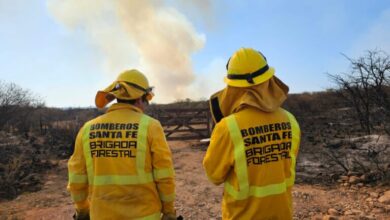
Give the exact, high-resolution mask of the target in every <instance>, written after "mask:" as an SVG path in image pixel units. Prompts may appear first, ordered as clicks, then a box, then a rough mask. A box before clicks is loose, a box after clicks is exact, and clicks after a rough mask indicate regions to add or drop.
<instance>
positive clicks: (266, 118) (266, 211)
mask: <svg viewBox="0 0 390 220" xmlns="http://www.w3.org/2000/svg"><path fill="white" fill-rule="evenodd" d="M299 142H300V129H299V125H298V123H297V121H296V119H295V118H294V116H293V115H292V114H290V113H289V112H287V111H285V110H283V109H281V108H280V109H279V110H277V111H275V112H272V113H266V112H262V111H259V110H256V109H254V108H245V109H243V110H242V111H239V112H237V113H234V114H232V115H230V116H228V117H225V118H224V119H222V120H221V122H220V123H218V124H217V125H216V127H215V128H214V131H213V134H212V136H211V141H210V145H209V148H208V150H207V153H206V156H205V158H204V161H203V165H204V168H205V170H206V173H207V175H208V178H209V179H210V181H211V182H213V183H215V184H220V183H224V185H225V186H224V191H225V193H224V198H223V202H222V217H223V219H292V198H291V186H292V185H293V184H294V179H295V163H296V157H297V152H298V148H299Z"/></svg>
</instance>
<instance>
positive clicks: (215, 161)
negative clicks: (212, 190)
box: [203, 120, 234, 185]
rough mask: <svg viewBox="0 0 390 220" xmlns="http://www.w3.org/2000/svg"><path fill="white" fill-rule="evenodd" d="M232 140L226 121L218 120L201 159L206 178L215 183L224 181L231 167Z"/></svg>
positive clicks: (232, 163) (232, 162) (232, 160)
mask: <svg viewBox="0 0 390 220" xmlns="http://www.w3.org/2000/svg"><path fill="white" fill-rule="evenodd" d="M233 147H234V146H233V142H232V141H231V139H230V133H229V130H228V128H227V127H226V122H225V121H224V120H222V121H221V122H219V123H218V124H217V125H216V126H215V128H214V130H213V133H212V134H211V138H210V144H209V147H208V148H207V152H206V155H205V157H204V159H203V167H204V169H205V171H206V174H207V177H208V179H209V180H210V181H211V182H212V183H214V184H215V185H219V184H221V183H223V182H225V179H226V177H227V175H228V173H229V172H230V170H231V169H232V168H233V165H234V157H233Z"/></svg>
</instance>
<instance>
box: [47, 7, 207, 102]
mask: <svg viewBox="0 0 390 220" xmlns="http://www.w3.org/2000/svg"><path fill="white" fill-rule="evenodd" d="M202 2H204V4H199V3H194V5H197V7H199V8H201V7H208V5H209V3H208V0H202ZM206 3H207V4H206ZM47 6H48V9H49V11H50V12H51V14H52V15H53V16H54V17H55V19H56V20H57V21H58V22H60V23H61V24H63V25H65V26H66V27H67V28H69V29H70V30H72V31H84V32H86V33H87V36H88V40H89V41H90V43H91V44H93V45H96V46H97V47H98V48H99V49H100V50H101V51H102V53H103V55H104V56H105V61H104V66H103V67H104V68H105V71H106V72H110V73H112V74H115V75H116V74H118V73H119V72H121V71H123V70H124V69H129V68H138V69H139V70H140V71H142V72H144V73H145V74H146V75H147V77H148V79H149V81H150V84H151V85H154V86H155V87H156V100H155V101H156V102H170V101H174V100H177V99H183V98H187V97H190V98H191V97H193V95H194V94H192V92H191V90H192V89H190V87H191V84H193V82H194V79H195V74H194V72H193V68H192V62H191V55H192V54H193V53H194V52H196V51H197V50H199V49H201V48H202V47H203V46H204V44H205V36H204V35H203V34H200V33H198V32H196V30H195V28H194V26H193V25H192V24H191V23H190V22H189V20H188V19H187V17H186V16H184V15H183V14H182V13H180V12H179V11H178V10H176V9H175V8H173V7H169V6H168V5H165V4H164V1H157V0H155V1H153V0H115V1H105V0H83V1H79V0H47ZM205 11H207V10H205ZM108 83H109V82H107V84H108Z"/></svg>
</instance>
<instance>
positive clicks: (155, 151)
mask: <svg viewBox="0 0 390 220" xmlns="http://www.w3.org/2000/svg"><path fill="white" fill-rule="evenodd" d="M148 142H149V144H150V146H151V147H150V149H151V156H152V167H153V178H154V182H155V183H156V186H157V191H158V193H159V196H160V200H161V203H162V213H163V214H176V211H175V208H174V201H175V197H176V195H175V171H174V168H173V163H172V153H171V150H170V149H169V146H168V143H167V141H166V139H165V134H164V131H163V128H162V126H161V124H160V123H159V122H158V121H153V122H152V123H151V124H150V126H149V130H148Z"/></svg>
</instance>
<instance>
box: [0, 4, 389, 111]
mask: <svg viewBox="0 0 390 220" xmlns="http://www.w3.org/2000/svg"><path fill="white" fill-rule="evenodd" d="M240 47H253V48H255V49H257V50H260V51H261V52H262V53H263V54H264V55H265V56H266V57H267V60H268V63H269V65H270V66H273V67H274V68H275V69H276V75H277V76H278V77H279V78H281V79H282V80H283V81H284V82H285V83H286V84H288V85H289V86H290V92H292V93H300V92H304V91H321V90H325V89H327V88H331V87H332V86H333V85H332V83H331V82H330V81H329V79H328V78H327V76H326V73H327V72H329V73H339V72H345V71H347V70H348V66H349V63H348V61H347V60H346V59H345V58H344V57H343V56H342V55H341V53H344V54H346V55H347V56H349V57H352V58H356V57H359V56H362V55H364V52H365V51H366V50H369V49H382V50H384V51H385V52H387V53H390V1H389V0H327V1H325V0H323V1H319V0H318V1H313V0H301V1H288V0H272V1H265V0H257V1H255V0H253V1H244V0H242V1H232V0H230V1H229V0H225V1H223V0H216V1H214V0H197V1H195V0H194V1H179V0H177V1H175V0H165V1H163V0H154V1H146V0H113V1H108V0H46V1H45V0H0V66H1V70H0V80H2V81H5V82H14V83H16V84H18V85H20V86H21V87H23V88H26V89H29V90H31V91H33V92H34V93H36V94H38V95H40V96H41V97H43V99H44V100H45V101H46V104H47V106H56V107H86V106H93V105H94V97H95V94H96V92H97V90H99V89H104V88H105V87H106V86H108V85H109V84H110V83H111V82H112V81H113V80H114V79H115V78H116V76H117V75H118V74H119V73H120V72H121V71H122V70H125V69H130V68H138V69H139V70H141V71H142V72H144V73H145V74H146V75H147V76H148V77H149V80H150V83H151V84H152V85H155V86H156V90H155V92H156V96H155V99H154V102H156V103H166V102H171V101H175V100H178V99H184V98H187V97H188V98H191V99H195V100H198V99H201V98H203V99H205V98H208V97H209V96H210V95H211V93H213V92H215V91H217V90H219V89H221V88H223V86H224V84H223V76H224V75H225V71H226V70H225V64H226V61H227V59H229V57H230V56H231V55H232V54H233V53H234V51H236V50H237V49H239V48H240Z"/></svg>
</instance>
